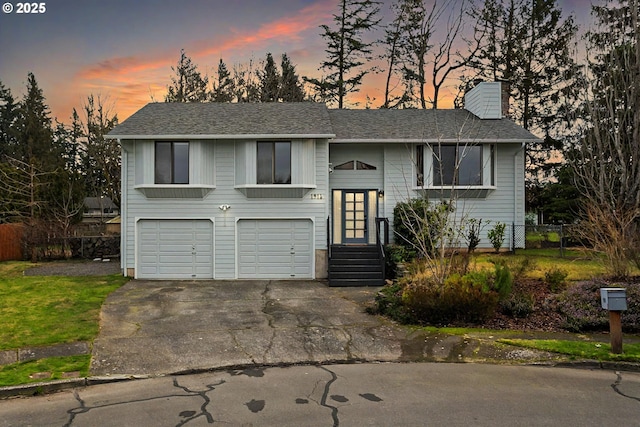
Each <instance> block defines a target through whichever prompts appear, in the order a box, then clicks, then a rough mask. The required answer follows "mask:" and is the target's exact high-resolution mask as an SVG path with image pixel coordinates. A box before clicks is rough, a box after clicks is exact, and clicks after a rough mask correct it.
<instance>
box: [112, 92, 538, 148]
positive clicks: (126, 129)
mask: <svg viewBox="0 0 640 427" xmlns="http://www.w3.org/2000/svg"><path fill="white" fill-rule="evenodd" d="M108 135H109V136H110V137H112V138H118V139H190V140H193V139H247V138H251V139H275V138H328V139H331V142H338V143H339V142H369V143H371V142H424V143H438V142H483V141H487V142H517V143H521V142H538V141H540V139H539V138H538V137H536V136H535V135H533V134H531V133H530V132H529V131H527V130H525V129H523V128H522V127H521V126H518V125H517V124H515V123H514V122H513V121H511V120H509V119H491V120H487V119H484V120H482V119H480V118H478V117H477V116H475V115H474V114H472V113H470V112H468V111H466V110H461V109H453V110H420V109H415V110H413V109H408V110H395V109H380V110H344V109H342V110H329V109H327V107H326V105H325V104H323V103H315V102H292V103H278V102H269V103H216V102H211V103H151V104H147V105H146V106H144V107H143V108H142V109H140V110H139V111H137V112H136V113H134V114H133V115H132V116H131V117H129V118H128V119H126V120H125V121H124V122H122V123H121V124H119V125H118V126H116V127H115V128H114V129H113V130H112V131H111V132H109V134H108Z"/></svg>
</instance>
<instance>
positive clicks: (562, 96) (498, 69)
mask: <svg viewBox="0 0 640 427" xmlns="http://www.w3.org/2000/svg"><path fill="white" fill-rule="evenodd" d="M476 13H477V14H478V16H479V18H478V20H477V23H476V30H477V31H478V32H482V33H483V34H484V36H485V41H486V43H485V45H484V46H483V48H482V49H480V51H479V52H478V55H477V57H476V59H475V60H474V61H472V62H471V63H470V65H469V68H470V69H472V70H474V71H475V78H479V79H482V80H490V81H503V82H504V83H503V84H505V85H506V86H507V89H508V92H509V98H508V99H509V115H510V117H511V118H512V119H513V120H514V121H515V122H517V123H518V124H520V125H522V126H523V127H524V128H525V129H528V130H530V131H532V132H533V133H535V134H537V135H539V136H540V137H541V138H542V139H543V142H542V143H540V144H529V145H528V146H527V171H528V179H529V180H533V181H534V182H538V180H540V179H542V180H544V179H545V178H546V177H547V176H549V175H552V174H553V171H554V169H555V168H556V167H558V166H559V165H560V163H559V162H558V161H554V159H557V158H559V156H558V154H559V153H560V150H561V149H562V137H563V135H564V134H565V132H566V130H567V121H566V115H565V114H564V109H565V107H566V106H567V105H570V104H571V103H575V101H576V100H577V99H578V95H579V86H578V85H577V84H576V83H577V82H578V81H580V80H581V66H580V65H579V64H577V63H576V61H575V47H576V43H577V38H576V37H577V30H578V27H577V25H576V23H575V21H574V18H573V16H571V15H569V16H566V15H564V14H563V13H562V10H561V8H560V7H559V5H558V2H557V1H556V0H486V1H485V2H484V3H483V6H482V9H481V10H479V11H477V12H476Z"/></svg>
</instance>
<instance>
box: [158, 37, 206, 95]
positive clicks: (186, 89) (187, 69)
mask: <svg viewBox="0 0 640 427" xmlns="http://www.w3.org/2000/svg"><path fill="white" fill-rule="evenodd" d="M171 70H172V71H173V72H174V74H175V75H174V76H172V77H171V85H170V86H168V87H167V95H166V96H165V98H164V101H165V102H204V101H206V100H208V99H209V97H210V95H209V92H208V91H209V89H208V86H209V78H208V77H207V76H206V75H205V76H203V75H202V74H200V71H198V66H197V65H196V64H194V63H193V62H192V61H191V58H190V57H188V56H187V55H186V54H185V52H184V49H182V50H180V59H179V60H178V65H177V66H176V67H171Z"/></svg>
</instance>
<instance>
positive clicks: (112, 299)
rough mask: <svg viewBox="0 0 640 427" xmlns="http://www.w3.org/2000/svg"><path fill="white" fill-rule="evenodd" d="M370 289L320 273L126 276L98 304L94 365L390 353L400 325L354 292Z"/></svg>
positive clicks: (396, 351)
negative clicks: (336, 284)
mask: <svg viewBox="0 0 640 427" xmlns="http://www.w3.org/2000/svg"><path fill="white" fill-rule="evenodd" d="M376 290H377V288H375V289H374V288H349V289H345V288H329V287H327V286H326V285H324V284H323V283H320V282H316V281H240V280H238V281H186V282H185V281H144V280H132V281H131V282H129V283H127V284H126V285H125V286H123V287H122V288H120V289H119V290H117V291H116V292H114V293H113V294H111V295H110V296H109V297H108V298H107V301H106V302H105V304H104V305H103V307H102V311H101V321H100V324H101V330H100V334H99V336H98V338H97V339H96V340H95V341H94V343H93V357H92V365H91V374H92V375H113V374H130V375H137V374H138V375H139V374H149V375H154V374H171V373H179V372H191V371H198V370H203V369H212V368H222V367H234V366H246V365H252V364H257V365H287V364H298V363H314V362H315V363H318V362H319V363H323V362H338V361H340V362H345V361H359V360H367V361H396V360H399V359H400V358H401V355H402V348H401V344H400V341H401V339H400V338H401V337H404V336H405V335H406V332H403V331H402V330H401V329H399V328H397V327H395V326H394V325H393V324H390V323H385V322H384V321H383V320H381V319H380V318H378V317H376V316H371V315H368V314H365V313H364V310H363V307H362V305H359V304H358V303H357V302H356V301H357V300H358V299H359V298H363V297H364V298H368V299H371V298H372V295H373V293H374V292H375V291H376ZM345 296H347V297H348V298H346V297H345Z"/></svg>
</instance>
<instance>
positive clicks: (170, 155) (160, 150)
mask: <svg viewBox="0 0 640 427" xmlns="http://www.w3.org/2000/svg"><path fill="white" fill-rule="evenodd" d="M155 148H156V155H155V183H156V184H188V183H189V143H188V142H156V147H155Z"/></svg>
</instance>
